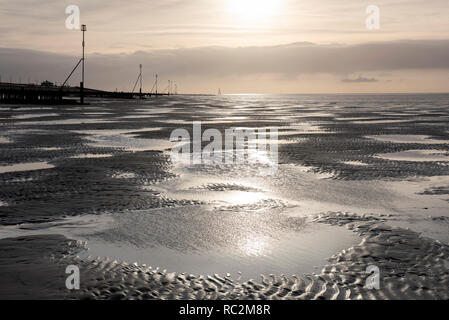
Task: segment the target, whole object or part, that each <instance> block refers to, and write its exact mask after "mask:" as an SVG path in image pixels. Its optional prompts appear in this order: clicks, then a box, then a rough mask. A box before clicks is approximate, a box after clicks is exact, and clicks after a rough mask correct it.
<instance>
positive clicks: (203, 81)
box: [0, 0, 449, 93]
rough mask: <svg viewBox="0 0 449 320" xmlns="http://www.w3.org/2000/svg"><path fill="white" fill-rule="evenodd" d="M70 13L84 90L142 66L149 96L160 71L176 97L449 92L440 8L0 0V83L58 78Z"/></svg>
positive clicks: (448, 29) (445, 18)
mask: <svg viewBox="0 0 449 320" xmlns="http://www.w3.org/2000/svg"><path fill="white" fill-rule="evenodd" d="M69 5H76V6H78V7H79V9H80V21H81V23H82V24H86V25H87V32H86V86H87V87H93V88H99V89H109V90H115V89H117V90H120V91H121V90H131V89H132V87H133V85H134V82H135V79H136V77H137V75H138V69H139V64H143V70H144V86H145V87H144V89H145V90H147V91H149V90H150V89H151V88H152V86H153V82H154V75H155V74H156V73H157V74H158V75H159V79H160V88H161V90H162V89H163V88H164V87H166V85H164V84H166V83H168V80H169V79H170V80H172V81H173V82H176V84H177V86H178V91H179V92H181V93H216V92H217V91H218V88H221V91H222V92H223V93H363V92H367V93H374V92H375V93H383V92H388V93H392V92H449V62H448V61H449V1H447V0H427V1H424V0H410V1H404V0H368V1H364V0H338V1H336V0H314V1H312V0H158V1H155V0H96V1H91V0H89V1H87V0H71V1H67V0H17V1H10V0H8V1H6V0H0V30H2V32H1V33H0V77H1V80H2V81H10V80H12V81H13V82H19V81H20V82H36V81H38V82H40V81H43V80H45V79H48V80H50V81H54V82H57V83H62V81H64V79H65V77H66V75H67V74H68V73H69V72H70V71H71V68H72V67H73V66H74V65H75V64H76V62H77V60H78V59H79V58H80V55H81V32H80V31H79V30H69V29H67V27H66V19H67V17H69V15H68V14H66V8H67V7H68V6H69ZM371 5H375V6H377V7H378V8H379V28H378V29H369V28H367V26H366V20H367V18H369V16H370V13H367V11H366V10H367V7H368V6H371ZM370 21H371V20H370ZM77 82H79V73H75V75H74V78H73V79H72V80H71V82H70V84H72V85H75V84H76V83H77Z"/></svg>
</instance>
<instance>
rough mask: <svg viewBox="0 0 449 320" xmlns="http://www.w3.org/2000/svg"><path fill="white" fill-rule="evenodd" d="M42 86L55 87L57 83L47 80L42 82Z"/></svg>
mask: <svg viewBox="0 0 449 320" xmlns="http://www.w3.org/2000/svg"><path fill="white" fill-rule="evenodd" d="M41 86H44V87H54V86H55V84H54V83H53V82H50V81H48V80H45V81H43V82H42V83H41Z"/></svg>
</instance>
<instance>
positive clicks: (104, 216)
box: [0, 94, 449, 300]
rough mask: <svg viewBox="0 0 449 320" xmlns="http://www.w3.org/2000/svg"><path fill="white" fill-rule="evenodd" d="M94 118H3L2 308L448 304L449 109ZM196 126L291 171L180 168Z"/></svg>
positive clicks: (399, 101)
mask: <svg viewBox="0 0 449 320" xmlns="http://www.w3.org/2000/svg"><path fill="white" fill-rule="evenodd" d="M89 103H90V104H89V105H85V106H80V105H60V106H56V105H55V106H32V105H27V106H25V105H0V123H1V126H0V252H1V260H0V275H1V276H0V287H1V288H2V289H1V290H0V298H1V299H17V298H18V299H29V298H31V299H305V300H309V299H329V300H332V299H351V300H353V299H354V300H356V299H367V300H371V299H376V300H377V299H380V300H382V299H448V298H449V292H448V290H447V288H448V287H449V246H448V244H449V232H448V231H449V121H448V120H449V111H448V110H449V109H448V106H449V96H448V95H443V94H441V95H438V94H416V95H412V94H404V95H220V96H206V95H174V96H166V97H159V98H152V99H145V100H132V101H129V100H106V99H105V100H102V99H91V101H89ZM194 122H196V123H198V122H199V123H201V128H202V130H204V131H205V130H208V129H211V130H215V131H214V132H217V131H218V132H220V133H221V134H223V136H224V135H225V131H226V130H227V129H230V128H234V129H257V130H266V131H268V132H270V134H274V132H275V133H276V137H277V140H270V141H271V142H270V143H272V144H276V147H277V153H276V159H275V160H274V158H270V157H269V156H267V155H266V154H264V153H260V152H257V153H255V158H256V159H257V161H256V162H254V163H245V162H242V163H232V164H229V163H223V164H211V163H192V162H188V161H187V162H185V161H184V162H183V161H180V162H175V161H173V158H172V157H171V152H170V150H172V148H174V147H175V146H177V145H178V144H176V143H175V142H174V141H170V135H171V134H172V133H173V131H174V130H177V129H185V130H186V132H188V133H189V136H190V137H194V136H195V133H194V132H193V131H194V129H193V126H194ZM184 142H185V141H184ZM206 142H207V141H204V140H203V141H202V145H201V147H204V146H205V145H206V144H207V143H206ZM187 144H189V142H187ZM192 147H193V148H191V149H190V150H191V153H192V154H193V156H195V152H196V151H197V149H195V146H194V143H193V144H192ZM270 150H272V149H271V148H270ZM267 169H270V170H267ZM69 265H74V266H77V267H78V268H79V270H80V275H81V277H80V278H81V281H80V289H79V290H68V289H67V288H66V283H65V280H66V277H67V274H66V273H65V269H66V267H67V266H69ZM372 270H375V271H374V273H375V274H376V273H377V276H378V277H377V278H375V279H378V280H379V281H378V288H372V287H370V285H369V283H370V282H369V280H370V279H371V278H372V275H373V273H372Z"/></svg>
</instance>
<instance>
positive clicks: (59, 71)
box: [0, 40, 449, 89]
mask: <svg viewBox="0 0 449 320" xmlns="http://www.w3.org/2000/svg"><path fill="white" fill-rule="evenodd" d="M78 59H79V57H76V56H69V55H62V54H55V53H48V52H41V51H32V50H25V49H7V48H3V49H2V48H0V74H2V75H4V78H3V79H5V78H6V75H13V76H14V77H16V79H17V77H18V76H19V75H20V76H21V78H22V79H27V77H29V78H31V79H33V78H36V77H37V78H39V79H40V80H43V79H49V80H53V81H58V82H62V81H63V80H64V78H65V76H66V75H67V74H68V73H69V72H70V70H71V68H72V67H73V65H74V64H75V63H76V62H77V61H78ZM140 63H142V64H143V65H144V71H145V76H146V78H147V80H148V81H149V78H153V75H154V74H155V73H158V74H159V75H162V76H163V77H165V78H166V79H167V78H168V79H189V80H191V81H195V79H201V80H202V81H204V80H205V79H209V78H210V79H212V78H214V79H220V78H226V77H233V78H240V77H248V76H251V75H254V76H260V75H278V76H279V77H282V78H286V79H294V78H295V77H299V76H301V75H314V74H316V75H317V74H331V75H336V76H339V77H345V76H346V75H349V74H357V73H370V72H381V73H383V72H394V71H399V70H416V69H422V70H424V69H425V70H434V71H435V70H438V71H442V70H449V40H422V41H391V42H374V43H364V44H357V45H318V44H313V43H307V42H304V43H293V44H288V45H278V46H259V47H237V48H231V47H198V48H181V49H172V50H150V51H137V52H135V53H132V54H101V53H96V54H89V55H88V56H87V58H86V76H87V78H86V79H87V80H86V81H87V83H88V84H89V85H90V86H94V87H98V88H110V89H114V88H115V87H117V86H118V87H121V86H129V84H130V83H133V81H135V78H136V77H137V74H138V65H139V64H140ZM342 81H343V82H346V83H351V82H375V81H377V79H375V78H365V77H361V76H360V77H359V78H356V79H351V78H344V79H343V80H342ZM72 83H73V82H72Z"/></svg>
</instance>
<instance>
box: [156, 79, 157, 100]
mask: <svg viewBox="0 0 449 320" xmlns="http://www.w3.org/2000/svg"><path fill="white" fill-rule="evenodd" d="M156 98H157V74H156Z"/></svg>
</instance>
